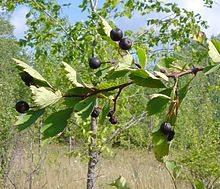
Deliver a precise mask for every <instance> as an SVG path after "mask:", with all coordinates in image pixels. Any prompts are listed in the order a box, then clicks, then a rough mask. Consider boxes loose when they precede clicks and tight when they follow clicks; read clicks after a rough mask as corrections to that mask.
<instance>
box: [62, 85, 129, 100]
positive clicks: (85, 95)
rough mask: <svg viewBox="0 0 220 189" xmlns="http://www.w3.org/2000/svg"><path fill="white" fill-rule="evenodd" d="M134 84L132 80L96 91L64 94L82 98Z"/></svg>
mask: <svg viewBox="0 0 220 189" xmlns="http://www.w3.org/2000/svg"><path fill="white" fill-rule="evenodd" d="M131 84H133V82H132V81H130V82H128V83H123V84H121V85H117V86H113V87H109V88H106V89H99V90H98V89H94V91H92V92H90V93H84V94H64V95H63V97H81V98H87V97H89V96H92V95H96V94H98V93H103V92H108V91H114V90H116V89H123V88H125V87H127V86H129V85H131Z"/></svg>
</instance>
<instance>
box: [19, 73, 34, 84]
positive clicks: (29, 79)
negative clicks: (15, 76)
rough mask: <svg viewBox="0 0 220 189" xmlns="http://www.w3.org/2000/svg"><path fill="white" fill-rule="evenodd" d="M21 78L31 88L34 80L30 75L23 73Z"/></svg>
mask: <svg viewBox="0 0 220 189" xmlns="http://www.w3.org/2000/svg"><path fill="white" fill-rule="evenodd" d="M20 76H21V79H22V81H24V83H25V84H26V85H27V86H31V85H32V84H33V81H34V78H33V77H32V76H31V75H30V74H29V73H27V72H21V73H20Z"/></svg>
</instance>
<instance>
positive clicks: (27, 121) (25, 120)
mask: <svg viewBox="0 0 220 189" xmlns="http://www.w3.org/2000/svg"><path fill="white" fill-rule="evenodd" d="M44 111H45V109H40V110H36V111H33V110H30V111H28V112H27V113H25V114H21V115H20V116H18V117H17V118H18V120H17V121H16V123H15V125H16V126H17V127H18V130H19V131H22V130H24V129H26V128H28V127H30V126H31V125H32V124H33V123H35V121H36V120H37V119H38V118H39V117H40V116H41V115H43V113H44Z"/></svg>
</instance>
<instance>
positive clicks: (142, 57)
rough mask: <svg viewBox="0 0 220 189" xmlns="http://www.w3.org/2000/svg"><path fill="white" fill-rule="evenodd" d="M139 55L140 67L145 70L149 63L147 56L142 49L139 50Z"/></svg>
mask: <svg viewBox="0 0 220 189" xmlns="http://www.w3.org/2000/svg"><path fill="white" fill-rule="evenodd" d="M137 55H138V59H139V62H140V65H141V67H142V68H145V65H146V61H147V55H146V53H145V51H144V49H142V48H137Z"/></svg>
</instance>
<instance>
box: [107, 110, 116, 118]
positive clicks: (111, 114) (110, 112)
mask: <svg viewBox="0 0 220 189" xmlns="http://www.w3.org/2000/svg"><path fill="white" fill-rule="evenodd" d="M114 113H115V111H114V110H112V109H110V110H109V112H108V115H107V116H108V117H112V116H113V114H114Z"/></svg>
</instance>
